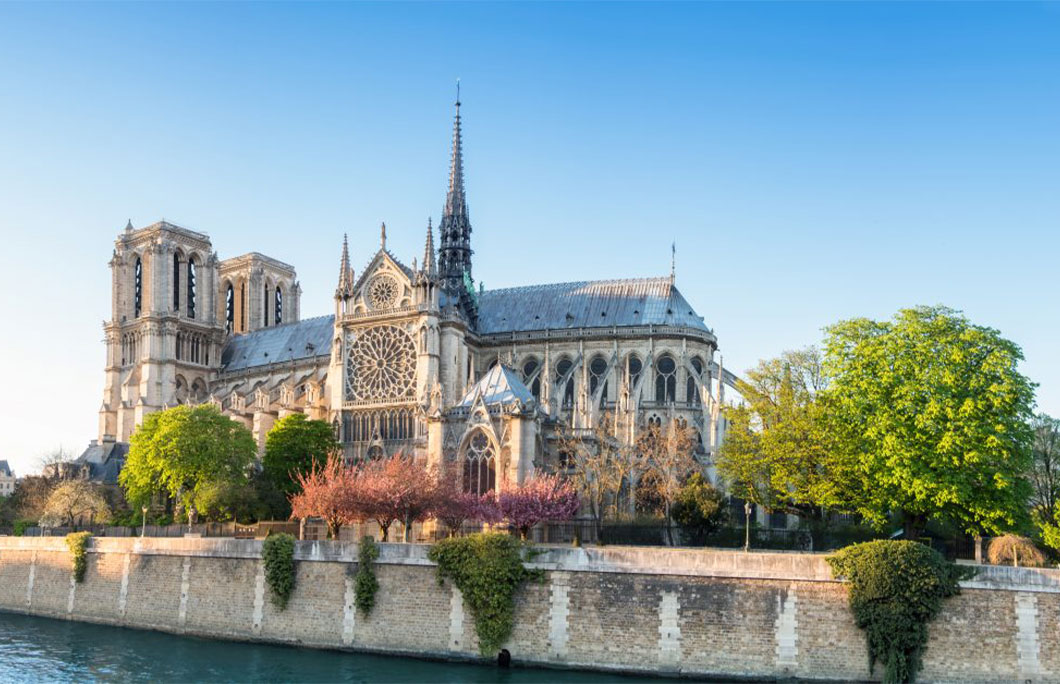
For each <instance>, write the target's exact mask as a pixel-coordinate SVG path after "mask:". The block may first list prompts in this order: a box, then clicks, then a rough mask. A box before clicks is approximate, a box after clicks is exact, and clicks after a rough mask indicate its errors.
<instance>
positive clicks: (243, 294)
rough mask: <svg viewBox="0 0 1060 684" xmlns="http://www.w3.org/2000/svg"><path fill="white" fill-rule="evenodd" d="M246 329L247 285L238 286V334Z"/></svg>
mask: <svg viewBox="0 0 1060 684" xmlns="http://www.w3.org/2000/svg"><path fill="white" fill-rule="evenodd" d="M246 329H247V284H246V283H240V284H239V332H245V331H246Z"/></svg>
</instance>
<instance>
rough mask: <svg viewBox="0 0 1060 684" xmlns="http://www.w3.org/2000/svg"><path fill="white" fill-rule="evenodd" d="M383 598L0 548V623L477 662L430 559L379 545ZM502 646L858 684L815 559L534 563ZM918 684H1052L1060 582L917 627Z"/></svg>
mask: <svg viewBox="0 0 1060 684" xmlns="http://www.w3.org/2000/svg"><path fill="white" fill-rule="evenodd" d="M380 551H381V555H380V558H379V560H378V562H377V564H376V574H377V577H378V579H379V583H380V589H379V592H378V594H377V596H376V606H375V609H374V610H373V611H372V613H371V614H369V615H367V616H365V615H361V614H359V613H358V612H357V611H356V607H355V605H354V582H353V573H354V571H355V570H356V562H357V547H356V545H355V544H346V543H329V542H299V543H298V544H297V547H296V550H295V558H296V560H297V563H296V566H295V572H296V585H295V590H294V593H293V595H292V596H291V599H290V602H289V603H288V605H287V609H286V610H279V609H278V608H277V607H276V606H275V605H274V604H273V603H272V601H271V599H270V597H269V594H268V587H267V585H266V583H265V581H264V574H263V568H262V561H261V543H260V542H256V541H252V540H234V539H142V540H141V539H104V538H101V539H93V540H92V543H91V545H90V548H89V555H88V569H87V573H86V576H85V581H84V582H83V583H81V584H73V583H71V559H70V555H69V552H68V551H67V549H66V547H65V544H64V540H63V539H61V538H19V537H0V610H5V611H10V612H20V613H30V614H34V615H44V616H50V617H57V618H65V619H73V620H83V621H88V622H100V623H108V624H115V625H124V626H128V627H139V628H147V629H156V630H162V631H170V632H175V633H187V634H196V635H200V636H204V637H214V638H226V639H238V640H246V641H264V642H274V643H289V644H298V645H303V646H311V647H318V648H331V649H346V650H361V651H370V652H380V653H395V654H405V655H415V656H420V657H432V658H447V659H452V658H466V659H475V658H477V657H478V653H477V649H478V641H477V637H476V635H475V628H474V620H473V618H472V616H471V614H470V612H469V611H468V610H467V606H466V605H465V603H464V600H463V597H462V596H461V595H460V592H459V591H458V590H457V589H456V587H454V586H453V585H452V584H451V583H449V582H445V583H443V584H439V583H438V581H437V578H436V575H435V568H434V566H433V565H432V564H431V563H430V562H429V561H428V560H427V547H426V546H421V545H415V544H409V545H406V544H381V545H380ZM531 565H533V566H535V567H538V568H540V569H542V570H544V571H545V578H544V580H543V581H542V582H538V583H530V584H527V585H525V586H524V587H523V589H522V590H521V591H520V592H519V593H518V595H517V598H516V605H515V629H514V631H513V634H512V637H511V639H510V640H509V642H508V643H507V644H506V645H505V646H506V648H508V649H509V650H510V651H511V653H512V656H513V658H514V659H515V660H516V661H517V662H521V663H533V664H539V665H543V666H550V667H573V668H586V669H597V670H622V671H631V672H650V673H665V674H674V675H683V676H691V677H716V678H722V679H724V678H730V679H731V678H747V679H752V680H753V679H759V680H772V679H788V678H798V679H818V680H833V681H867V680H872V679H878V678H879V675H880V670H879V669H877V671H876V673H875V677H873V676H872V675H870V673H869V670H868V662H867V658H866V652H865V638H864V634H863V633H862V632H861V631H860V630H858V628H857V627H856V625H855V624H854V620H853V617H852V616H851V614H850V611H849V609H848V608H847V592H846V588H845V587H844V586H843V585H842V584H841V583H839V582H835V581H833V580H832V579H831V572H830V571H829V569H828V567H827V564H826V563H825V562H824V557H823V556H822V555H814V554H787V553H749V554H744V553H741V552H730V551H713V550H678V549H633V548H620V547H608V548H580V549H575V548H565V547H545V548H544V550H543V553H541V554H540V555H538V556H536V557H535V559H534V563H532V564H531ZM929 629H930V641H929V643H928V648H927V651H926V653H925V657H924V669H923V672H922V674H921V680H922V681H933V682H1011V681H1020V682H1035V683H1037V682H1060V572H1058V571H1056V570H1027V569H1015V568H1003V567H987V568H984V569H983V570H982V572H980V574H979V575H978V576H977V577H976V578H975V579H974V580H973V581H971V582H968V583H966V585H965V587H964V590H963V592H962V594H961V595H960V596H957V597H955V598H953V599H949V600H947V602H946V603H945V604H944V607H943V610H942V613H941V614H940V615H939V617H938V618H937V619H936V620H935V621H934V622H933V623H932V624H931V625H930V628H929Z"/></svg>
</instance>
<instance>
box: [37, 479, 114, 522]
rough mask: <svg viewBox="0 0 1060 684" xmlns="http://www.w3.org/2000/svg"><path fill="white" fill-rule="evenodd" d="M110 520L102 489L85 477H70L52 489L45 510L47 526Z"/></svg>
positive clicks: (44, 518)
mask: <svg viewBox="0 0 1060 684" xmlns="http://www.w3.org/2000/svg"><path fill="white" fill-rule="evenodd" d="M108 520H110V506H108V505H107V500H106V499H104V498H103V494H102V493H101V492H100V491H99V488H98V487H97V486H95V485H93V484H91V483H89V482H87V481H85V480H66V481H65V482H62V483H60V484H59V486H57V487H56V488H55V489H54V490H52V493H51V495H50V496H49V497H48V502H47V503H46V504H45V506H44V511H43V512H42V513H41V517H40V524H41V525H42V526H43V527H60V526H62V525H67V526H70V527H73V526H74V525H76V524H79V523H87V524H92V523H103V522H107V521H108Z"/></svg>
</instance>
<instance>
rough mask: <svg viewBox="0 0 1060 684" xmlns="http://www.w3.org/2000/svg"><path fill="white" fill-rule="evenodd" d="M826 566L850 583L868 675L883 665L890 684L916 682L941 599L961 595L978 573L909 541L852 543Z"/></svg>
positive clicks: (851, 603) (851, 605)
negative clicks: (930, 624)
mask: <svg viewBox="0 0 1060 684" xmlns="http://www.w3.org/2000/svg"><path fill="white" fill-rule="evenodd" d="M828 564H829V565H831V566H832V574H833V575H834V576H835V577H836V578H837V579H839V578H842V579H846V580H847V581H848V582H849V583H850V609H851V611H852V612H853V613H854V619H855V621H856V622H857V625H858V627H860V628H861V629H863V630H865V637H866V640H867V642H868V651H869V653H868V655H869V671H870V672H871V671H873V670H874V669H875V665H876V662H877V661H879V662H880V663H882V664H883V668H884V673H883V681H884V682H885V683H887V684H897V683H898V682H912V681H915V680H916V675H917V672H918V671H919V670H920V663H921V656H922V655H923V652H924V646H925V645H926V644H927V639H928V631H927V624H928V622H930V621H931V620H932V619H933V618H934V617H935V616H936V615H938V612H939V610H940V609H941V607H942V600H943V599H945V598H947V597H950V596H954V595H956V594H958V593H960V585H959V584H958V583H959V582H960V580H962V579H967V578H969V577H971V576H972V575H973V574H974V569H972V568H962V567H959V566H957V565H954V564H953V563H949V562H947V561H946V559H944V558H943V557H942V556H941V555H940V554H939V553H938V552H937V551H935V550H933V549H931V548H929V547H927V546H924V545H923V544H920V543H917V542H911V541H890V540H880V541H872V542H866V543H864V544H854V545H853V546H848V547H846V548H845V549H843V550H841V551H840V552H839V553H837V554H835V555H834V556H831V557H830V558H828Z"/></svg>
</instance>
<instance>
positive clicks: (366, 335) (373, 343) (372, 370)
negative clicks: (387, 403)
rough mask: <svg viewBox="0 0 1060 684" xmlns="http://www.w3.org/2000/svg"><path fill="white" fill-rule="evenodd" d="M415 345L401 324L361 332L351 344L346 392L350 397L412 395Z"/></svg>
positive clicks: (367, 398)
mask: <svg viewBox="0 0 1060 684" xmlns="http://www.w3.org/2000/svg"><path fill="white" fill-rule="evenodd" d="M415 380H416V347H415V345H413V343H412V338H411V337H410V336H409V334H408V333H406V332H405V331H404V330H402V329H401V328H397V327H394V326H392V325H381V326H378V327H375V328H368V329H367V330H364V331H363V332H361V333H360V334H359V335H358V336H357V337H356V338H355V339H354V340H353V341H352V344H350V350H349V356H348V358H347V365H346V393H347V396H348V398H349V399H351V400H385V399H402V398H407V397H410V396H412V394H413V383H414V382H415Z"/></svg>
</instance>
